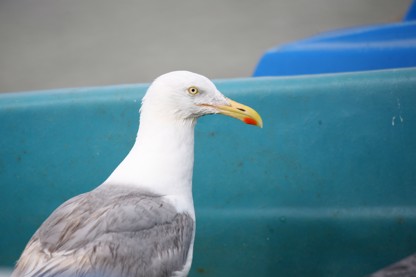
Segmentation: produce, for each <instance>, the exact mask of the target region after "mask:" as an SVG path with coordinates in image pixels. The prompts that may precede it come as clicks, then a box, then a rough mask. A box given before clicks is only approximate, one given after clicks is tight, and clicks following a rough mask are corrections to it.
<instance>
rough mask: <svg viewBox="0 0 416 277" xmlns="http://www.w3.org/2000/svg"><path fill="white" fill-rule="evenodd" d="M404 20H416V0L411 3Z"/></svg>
mask: <svg viewBox="0 0 416 277" xmlns="http://www.w3.org/2000/svg"><path fill="white" fill-rule="evenodd" d="M404 20H407V21H410V20H416V0H413V2H412V4H411V5H410V8H409V10H408V11H407V14H406V16H405V18H404Z"/></svg>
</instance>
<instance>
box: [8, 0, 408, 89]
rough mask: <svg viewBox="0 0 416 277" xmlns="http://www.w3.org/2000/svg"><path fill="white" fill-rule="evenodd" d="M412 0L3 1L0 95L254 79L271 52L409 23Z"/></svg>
mask: <svg viewBox="0 0 416 277" xmlns="http://www.w3.org/2000/svg"><path fill="white" fill-rule="evenodd" d="M410 2H411V0H314V1H310V0H291V1H288V0H286V1H285V0H275V1H269V0H261V1H254V0H253V1H248V0H228V1H227V0H210V1H206V0H205V1H202V0H194V1H185V0H175V1H160V0H156V1H133V0H119V1H114V0H0V92H12V91H26V90H39V89H51V88H63V87H82V86H100V85H110V84H111V85H113V84H125V83H141V82H150V81H152V80H153V79H154V78H155V77H157V76H158V75H160V74H163V73H165V72H168V71H171V70H177V69H187V70H192V71H195V72H198V73H201V74H203V75H206V76H207V77H209V78H232V77H248V76H250V75H251V74H252V72H253V70H254V68H255V66H256V63H257V61H258V59H259V58H260V57H261V55H262V53H264V51H265V50H267V49H269V48H271V47H274V46H276V45H279V44H283V43H287V42H290V41H293V40H297V39H301V38H304V37H307V36H312V35H315V34H317V33H320V32H324V31H328V30H333V29H337V28H344V27H351V26H361V25H368V24H379V23H387V22H394V21H400V20H401V19H402V17H403V16H404V14H405V13H406V11H407V9H408V7H409V5H410Z"/></svg>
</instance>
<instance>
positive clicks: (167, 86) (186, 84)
mask: <svg viewBox="0 0 416 277" xmlns="http://www.w3.org/2000/svg"><path fill="white" fill-rule="evenodd" d="M141 113H142V115H144V114H148V115H149V116H152V117H155V116H157V117H170V118H173V119H177V120H182V121H192V122H194V121H195V120H196V119H197V118H199V117H201V116H203V115H207V114H216V113H219V114H224V115H227V116H231V117H234V118H237V119H239V120H242V121H243V122H245V123H247V124H252V125H256V126H259V127H262V126H263V122H262V119H261V117H260V115H259V114H258V113H257V112H256V111H255V110H254V109H252V108H250V107H248V106H245V105H243V104H240V103H237V102H235V101H233V100H231V99H229V98H226V97H225V96H224V95H223V94H222V93H221V92H219V91H218V89H217V88H216V86H215V85H214V83H212V82H211V81H210V80H209V79H208V78H206V77H204V76H202V75H199V74H196V73H192V72H189V71H173V72H170V73H167V74H164V75H162V76H160V77H158V78H157V79H156V80H155V81H154V82H153V83H152V84H151V85H150V87H149V89H148V90H147V92H146V95H145V96H144V97H143V102H142V108H141Z"/></svg>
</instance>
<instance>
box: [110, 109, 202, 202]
mask: <svg viewBox="0 0 416 277" xmlns="http://www.w3.org/2000/svg"><path fill="white" fill-rule="evenodd" d="M194 129H195V120H191V119H189V120H176V119H172V118H170V117H157V116H152V115H151V114H146V113H142V114H141V117H140V127H139V131H138V134H137V138H136V142H135V144H134V146H133V148H132V149H131V150H130V153H129V154H128V155H127V157H126V158H125V159H124V160H123V162H122V163H121V164H120V165H119V166H118V167H117V168H116V170H115V171H114V172H113V173H112V174H111V175H110V177H109V178H108V179H107V180H106V181H105V182H104V184H103V185H128V186H135V187H137V188H140V189H144V190H146V191H149V192H152V193H156V194H160V195H163V196H166V197H167V198H170V197H172V198H175V199H176V198H177V197H179V198H183V197H185V198H186V199H188V200H189V198H190V199H191V201H192V172H193V164H194ZM191 204H192V203H191Z"/></svg>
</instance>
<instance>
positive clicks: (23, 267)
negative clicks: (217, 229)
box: [12, 71, 263, 277]
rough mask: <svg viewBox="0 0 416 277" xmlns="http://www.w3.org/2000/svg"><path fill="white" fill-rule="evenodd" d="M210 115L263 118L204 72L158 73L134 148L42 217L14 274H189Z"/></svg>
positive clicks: (48, 276) (49, 276) (146, 99)
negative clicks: (197, 163) (197, 145)
mask: <svg viewBox="0 0 416 277" xmlns="http://www.w3.org/2000/svg"><path fill="white" fill-rule="evenodd" d="M207 114H223V115H227V116H231V117H234V118H236V119H239V120H241V121H243V122H245V123H247V124H251V125H256V126H259V127H262V125H263V123H262V119H261V117H260V115H259V114H258V113H257V112H256V111H255V110H254V109H252V108H250V107H248V106H245V105H243V104H240V103H237V102H235V101H233V100H231V99H229V98H226V97H225V96H224V95H223V94H222V93H220V92H219V91H218V89H217V88H216V86H215V85H214V83H212V82H211V81H210V80H209V79H208V78H206V77H204V76H202V75H199V74H196V73H192V72H189V71H174V72H170V73H167V74H164V75H162V76H160V77H158V78H157V79H156V80H155V81H154V82H153V83H152V84H151V85H150V87H149V88H148V90H147V92H146V94H145V96H144V97H143V100H142V105H141V109H140V126H139V130H138V133H137V137H136V141H135V143H134V145H133V147H132V149H131V150H130V152H129V153H128V155H127V156H126V157H125V159H124V160H123V161H122V162H121V163H120V165H119V166H118V167H117V168H116V169H115V170H114V171H113V173H112V174H111V175H110V176H109V177H108V178H107V179H106V181H104V183H102V184H101V185H100V186H98V187H97V188H95V189H94V190H92V191H90V192H86V193H83V194H80V195H78V196H75V197H73V198H71V199H69V200H68V201H66V202H64V203H63V204H62V205H61V206H59V207H58V208H57V209H56V210H55V211H54V212H53V213H52V214H51V215H50V216H49V217H48V218H47V219H46V220H45V221H44V222H43V224H42V225H41V226H40V227H39V229H38V230H37V231H36V232H35V234H34V235H33V237H32V238H31V239H30V241H29V242H28V244H27V246H26V248H25V249H24V251H23V253H22V255H21V257H20V259H19V260H18V262H17V264H16V267H15V270H14V271H13V274H12V276H13V277H21V276H25V277H29V276H30V277H32V276H33V277H34V276H39V277H40V276H42V277H52V276H65V277H66V276H68V277H76V276H88V277H90V276H94V277H95V276H97V277H98V276H103V277H130V276H146V277H149V276H187V275H188V273H189V270H190V268H191V263H192V255H193V245H194V238H195V210H194V204H193V198H192V173H193V164H194V128H195V125H196V122H197V119H198V118H199V117H201V116H203V115H207Z"/></svg>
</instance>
